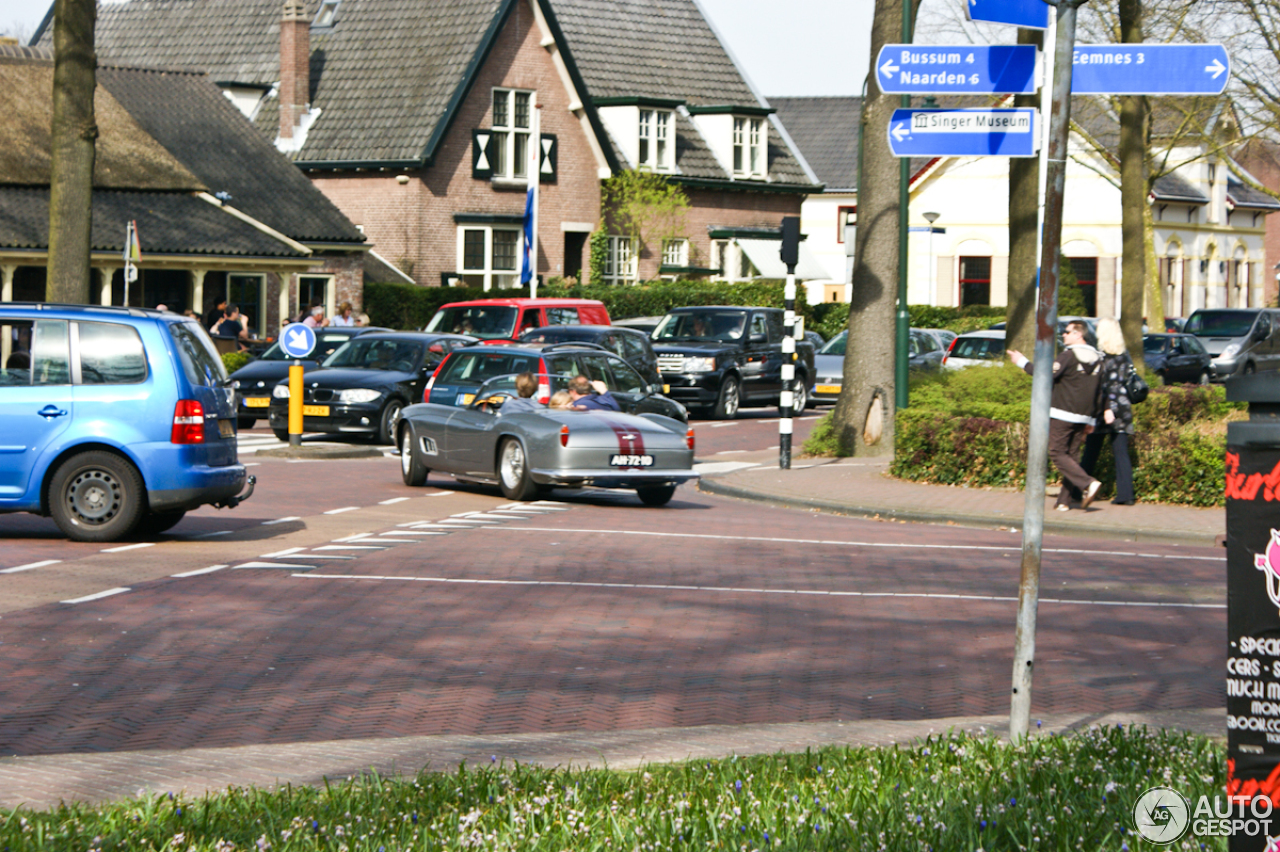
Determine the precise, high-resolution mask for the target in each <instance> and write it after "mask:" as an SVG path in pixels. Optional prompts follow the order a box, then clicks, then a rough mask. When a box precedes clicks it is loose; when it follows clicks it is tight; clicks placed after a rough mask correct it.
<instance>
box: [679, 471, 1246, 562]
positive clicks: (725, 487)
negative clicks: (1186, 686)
mask: <svg viewBox="0 0 1280 852" xmlns="http://www.w3.org/2000/svg"><path fill="white" fill-rule="evenodd" d="M698 490H699V491H705V492H706V493H708V494H717V495H719V496H721V497H733V498H736V499H738V500H751V501H753V502H757V503H767V504H769V505H772V506H782V507H785V508H788V509H818V510H819V511H823V512H832V513H835V514H839V515H851V516H854V517H859V518H885V519H889V520H897V521H909V522H911V523H920V524H949V525H955V526H961V527H975V528H977V529H988V530H994V529H1005V530H1007V529H1009V528H1010V527H1011V526H1021V519H1019V521H1018V522H1017V523H1013V524H1011V523H1010V522H1009V521H1008V520H1007V519H1003V518H992V517H990V516H988V515H979V514H971V513H967V512H927V511H918V510H911V509H895V508H890V507H885V506H867V505H857V504H853V503H840V502H837V501H834V500H819V499H814V498H811V497H788V496H785V495H781V494H770V493H768V492H764V491H755V490H752V489H750V488H745V487H742V486H740V485H730V484H728V483H726V482H724V481H723V478H722V477H717V476H714V475H711V476H707V475H704V476H703V477H702V479H701V480H699V482H698ZM1052 514H1053V513H1052V512H1048V513H1046V515H1052ZM1044 531H1045V534H1047V535H1062V536H1071V537H1073V538H1091V539H1099V538H1101V539H1107V540H1111V541H1132V542H1145V543H1148V544H1181V545H1188V546H1192V547H1215V546H1221V544H1222V541H1223V538H1224V536H1223V535H1209V534H1207V533H1200V532H1194V531H1188V530H1170V529H1153V528H1150V527H1147V528H1141V527H1115V526H1108V525H1106V524H1089V523H1063V522H1061V521H1057V520H1054V519H1053V518H1052V517H1048V516H1046V518H1045V521H1044Z"/></svg>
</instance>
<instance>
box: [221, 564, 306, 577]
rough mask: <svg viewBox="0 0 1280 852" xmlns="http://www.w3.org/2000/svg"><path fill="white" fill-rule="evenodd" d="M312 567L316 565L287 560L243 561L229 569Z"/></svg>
mask: <svg viewBox="0 0 1280 852" xmlns="http://www.w3.org/2000/svg"><path fill="white" fill-rule="evenodd" d="M314 567H316V566H314V565H299V564H296V563H289V562H245V563H243V564H241V565H234V566H232V568H231V570H233V571H235V570H237V569H240V568H284V569H287V570H296V569H298V568H307V569H310V568H314ZM293 576H295V577H297V576H305V575H298V574H294V575H293Z"/></svg>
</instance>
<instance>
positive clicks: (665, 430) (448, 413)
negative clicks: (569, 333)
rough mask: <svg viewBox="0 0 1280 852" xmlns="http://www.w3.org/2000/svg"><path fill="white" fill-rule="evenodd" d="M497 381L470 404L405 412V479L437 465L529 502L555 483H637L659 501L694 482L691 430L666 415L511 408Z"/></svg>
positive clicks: (419, 478) (401, 435)
mask: <svg viewBox="0 0 1280 852" xmlns="http://www.w3.org/2000/svg"><path fill="white" fill-rule="evenodd" d="M500 381H501V380H491V381H490V382H486V383H485V385H484V386H483V387H482V388H481V389H480V390H479V392H477V393H476V396H475V400H474V401H473V402H472V403H471V404H470V405H467V406H465V407H457V406H452V405H439V404H436V403H420V404H418V405H411V406H409V407H408V408H406V409H404V412H403V414H402V415H401V420H400V423H399V424H398V425H397V427H396V429H397V431H396V438H397V441H396V445H397V446H398V447H399V448H400V471H401V474H402V475H403V477H404V482H405V484H406V485H415V486H417V485H423V484H425V483H426V481H427V474H428V473H429V472H430V471H432V470H437V471H440V472H441V473H450V474H453V476H454V478H455V479H458V480H461V481H464V482H479V483H486V484H497V485H498V486H500V487H501V488H502V493H503V494H504V495H505V496H506V497H507V499H509V500H531V499H533V498H534V497H536V496H537V495H538V494H539V493H542V492H545V491H547V490H549V489H551V488H554V487H565V488H578V487H582V486H588V485H593V486H598V487H603V488H634V489H635V490H636V494H637V495H638V496H639V497H640V500H641V502H643V503H644V504H645V505H648V506H662V505H665V504H666V503H668V502H669V501H670V500H671V498H672V497H673V496H674V495H675V492H676V486H678V485H679V484H680V483H682V482H688V481H689V480H693V479H697V478H698V474H697V473H694V471H693V448H694V435H693V430H692V429H690V428H688V427H687V426H686V425H685V424H684V423H681V422H680V421H678V420H672V419H671V418H669V417H663V416H662V415H659V414H641V415H631V414H620V413H617V412H606V411H572V410H565V409H546V408H540V409H538V410H536V411H529V410H522V411H519V412H515V411H511V410H508V411H506V412H504V411H503V410H502V409H503V406H504V404H505V403H506V402H507V401H509V400H511V399H513V398H514V396H515V395H514V393H512V391H511V390H510V389H509V388H510V387H511V380H510V378H509V377H508V378H507V379H506V384H507V388H508V389H501V390H495V389H493V385H494V384H495V382H499V383H500Z"/></svg>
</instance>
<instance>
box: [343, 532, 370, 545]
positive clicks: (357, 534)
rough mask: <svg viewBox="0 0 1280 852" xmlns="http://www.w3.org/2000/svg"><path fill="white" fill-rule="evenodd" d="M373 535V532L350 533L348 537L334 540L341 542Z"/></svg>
mask: <svg viewBox="0 0 1280 852" xmlns="http://www.w3.org/2000/svg"><path fill="white" fill-rule="evenodd" d="M371 535H373V533H356V534H355V535H349V536H347V537H346V538H335V539H334V541H335V542H339V543H341V542H344V541H359V540H360V539H362V538H368V537H369V536H371Z"/></svg>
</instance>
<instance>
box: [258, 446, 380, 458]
mask: <svg viewBox="0 0 1280 852" xmlns="http://www.w3.org/2000/svg"><path fill="white" fill-rule="evenodd" d="M254 455H255V456H257V457H259V458H264V457H265V458H269V459H310V460H313V461H324V460H328V459H380V458H382V450H379V449H375V448H373V447H308V446H306V445H303V446H301V447H275V448H273V449H269V450H258V451H257V452H256V453H254Z"/></svg>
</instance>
